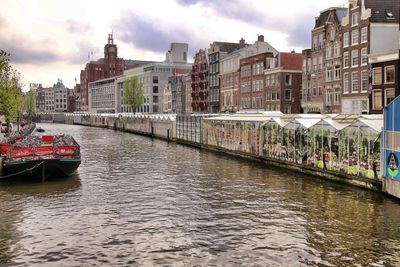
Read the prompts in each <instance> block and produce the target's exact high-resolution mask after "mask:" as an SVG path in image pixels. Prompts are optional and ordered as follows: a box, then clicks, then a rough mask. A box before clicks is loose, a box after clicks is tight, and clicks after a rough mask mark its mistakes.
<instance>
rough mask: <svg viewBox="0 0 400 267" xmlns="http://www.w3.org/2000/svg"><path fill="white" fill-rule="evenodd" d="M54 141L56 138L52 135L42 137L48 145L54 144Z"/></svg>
mask: <svg viewBox="0 0 400 267" xmlns="http://www.w3.org/2000/svg"><path fill="white" fill-rule="evenodd" d="M53 140H54V136H52V135H43V136H42V141H43V142H46V143H52V142H53Z"/></svg>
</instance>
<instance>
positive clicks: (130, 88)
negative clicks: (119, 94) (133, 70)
mask: <svg viewBox="0 0 400 267" xmlns="http://www.w3.org/2000/svg"><path fill="white" fill-rule="evenodd" d="M124 103H125V104H126V105H128V106H129V107H131V108H132V111H133V113H135V112H136V110H137V109H139V108H140V107H141V106H142V105H143V103H144V88H143V84H142V83H141V82H140V81H139V78H138V77H136V76H134V77H132V78H130V79H128V80H126V81H125V82H124Z"/></svg>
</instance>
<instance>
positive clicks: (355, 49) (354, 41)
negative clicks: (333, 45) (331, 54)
mask: <svg viewBox="0 0 400 267" xmlns="http://www.w3.org/2000/svg"><path fill="white" fill-rule="evenodd" d="M399 9H400V3H399V1H397V0H381V1H376V0H350V1H349V8H348V10H349V12H348V13H347V16H345V17H344V18H343V20H342V25H341V26H342V27H341V31H342V44H343V45H342V47H343V59H342V60H343V64H342V112H343V113H347V114H360V113H369V112H370V110H371V107H370V105H369V98H370V96H369V94H370V93H371V87H370V78H369V70H370V66H369V64H368V54H377V53H385V52H388V51H393V50H398V49H399V37H400V34H399Z"/></svg>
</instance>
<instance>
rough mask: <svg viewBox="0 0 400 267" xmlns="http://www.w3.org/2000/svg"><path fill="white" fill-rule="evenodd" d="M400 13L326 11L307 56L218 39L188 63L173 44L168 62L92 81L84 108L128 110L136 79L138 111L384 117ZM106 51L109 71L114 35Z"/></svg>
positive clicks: (353, 5) (372, 5)
mask: <svg viewBox="0 0 400 267" xmlns="http://www.w3.org/2000/svg"><path fill="white" fill-rule="evenodd" d="M398 10H399V1H396V0H380V1H376V0H349V3H348V7H346V8H345V7H332V8H328V9H326V10H323V11H321V12H320V14H319V16H318V17H316V19H315V26H314V28H313V29H312V31H311V48H310V49H305V50H303V51H302V53H295V52H294V51H292V52H291V53H284V52H278V51H277V50H276V49H275V48H274V47H272V46H271V45H270V44H269V43H268V42H266V41H264V36H263V35H259V36H258V38H257V41H255V42H254V44H246V42H245V40H244V39H243V38H242V39H241V40H240V41H239V42H237V43H229V42H219V41H214V42H212V43H211V44H210V46H209V48H205V49H200V50H198V52H197V53H196V54H195V56H194V62H193V63H192V64H189V63H188V62H187V54H188V44H182V43H172V44H171V48H170V50H169V51H168V52H167V56H166V60H165V61H163V62H145V61H132V62H131V63H132V66H127V65H125V67H124V68H125V70H123V71H122V67H121V68H120V71H119V72H118V75H114V77H111V78H109V77H108V78H107V77H105V76H107V75H109V74H110V73H108V74H107V73H106V74H107V75H106V74H104V75H102V76H101V75H100V76H98V77H97V76H96V77H97V78H96V79H95V78H93V77H92V78H93V79H94V81H92V82H88V79H86V80H85V83H87V86H86V85H82V84H81V98H82V103H83V102H85V101H84V100H83V98H85V96H87V99H88V100H89V101H88V102H89V104H88V105H89V110H91V111H97V112H126V111H129V107H127V106H126V105H124V103H123V82H124V81H125V80H126V79H127V78H129V77H132V76H137V77H139V80H140V81H141V82H142V83H143V85H144V88H145V98H144V99H145V101H144V105H143V106H142V107H141V108H140V109H139V110H138V111H140V112H145V113H165V112H171V113H191V112H193V113H217V112H237V111H239V110H244V111H246V110H275V111H281V112H283V113H322V114H324V113H347V114H361V113H380V112H382V108H383V107H384V106H386V105H387V104H388V103H389V102H390V101H391V100H392V99H394V97H395V96H397V95H399V93H400V92H399V88H398V84H399V83H398V75H397V73H398V70H399V64H398V60H399V55H398V53H399V41H398V40H399V13H398ZM110 49H111V50H110ZM104 51H105V59H108V60H109V64H106V65H107V66H106V68H107V67H110V66H111V65H110V64H111V63H112V62H111V61H112V60H114V59H116V58H117V54H116V45H115V44H114V43H113V39H112V35H111V36H109V41H108V44H107V45H106V46H105V50H104ZM110 60H111V61H110ZM110 62H111V63H110ZM93 64H94V63H93ZM121 66H122V65H121ZM110 70H113V69H112V68H111V69H110ZM87 73H89V74H90V72H86V74H87ZM114 74H117V72H115V73H114ZM110 75H111V74H110ZM100 77H103V78H102V79H100ZM104 78H106V79H104ZM81 80H82V79H81ZM81 83H82V82H81ZM86 87H87V89H88V90H87V91H88V92H87V93H84V91H85V88H86ZM83 104H84V103H83Z"/></svg>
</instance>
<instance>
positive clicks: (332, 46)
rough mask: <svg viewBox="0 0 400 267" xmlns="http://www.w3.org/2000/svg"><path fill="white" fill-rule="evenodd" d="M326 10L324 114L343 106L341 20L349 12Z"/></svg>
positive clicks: (344, 10)
mask: <svg viewBox="0 0 400 267" xmlns="http://www.w3.org/2000/svg"><path fill="white" fill-rule="evenodd" d="M325 12H326V16H327V18H326V22H325V23H324V28H325V56H324V60H323V62H324V65H323V66H324V70H325V73H324V87H323V90H322V98H323V108H322V113H323V114H329V113H340V112H341V111H342V106H341V98H340V95H341V92H342V82H341V69H342V53H341V47H342V35H341V34H340V33H341V21H342V19H343V17H344V16H346V14H347V8H339V7H335V8H329V9H328V10H326V11H325Z"/></svg>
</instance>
